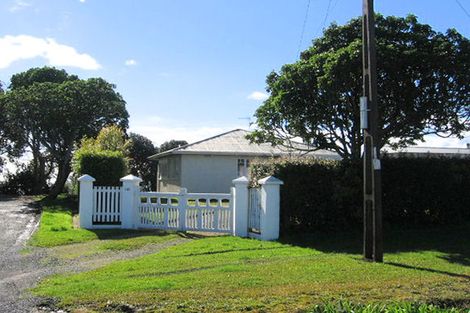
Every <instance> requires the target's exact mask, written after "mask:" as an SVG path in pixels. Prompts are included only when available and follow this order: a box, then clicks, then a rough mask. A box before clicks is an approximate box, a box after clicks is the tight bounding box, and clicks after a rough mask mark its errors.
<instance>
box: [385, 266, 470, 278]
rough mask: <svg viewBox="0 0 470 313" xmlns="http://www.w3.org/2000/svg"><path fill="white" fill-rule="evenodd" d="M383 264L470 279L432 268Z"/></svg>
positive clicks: (462, 275)
mask: <svg viewBox="0 0 470 313" xmlns="http://www.w3.org/2000/svg"><path fill="white" fill-rule="evenodd" d="M384 264H387V265H391V266H396V267H401V268H407V269H411V270H418V271H424V272H430V273H437V274H444V275H447V276H452V277H458V278H465V279H470V276H468V275H465V274H457V273H452V272H448V271H441V270H436V269H432V268H426V267H420V266H412V265H407V264H402V263H396V262H384Z"/></svg>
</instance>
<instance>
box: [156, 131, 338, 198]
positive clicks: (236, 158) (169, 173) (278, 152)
mask: <svg viewBox="0 0 470 313" xmlns="http://www.w3.org/2000/svg"><path fill="white" fill-rule="evenodd" d="M248 134H249V132H248V131H246V130H242V129H235V130H232V131H229V132H226V133H223V134H220V135H217V136H214V137H211V138H207V139H204V140H201V141H198V142H195V143H191V144H188V145H185V146H181V147H179V148H175V149H172V150H169V151H165V152H162V153H159V154H156V155H153V156H151V157H149V159H150V160H154V161H157V162H158V174H157V191H160V192H171V191H179V189H180V188H181V187H184V188H187V189H188V191H189V192H220V193H228V192H230V187H231V186H232V180H233V179H235V178H237V177H240V176H247V175H248V166H249V164H250V161H251V160H253V159H255V158H269V157H281V156H289V155H298V154H299V152H298V150H294V149H287V148H284V147H278V146H276V147H273V146H271V144H269V143H263V144H254V143H250V141H249V140H248V139H246V135H248ZM296 145H299V146H302V147H304V148H305V147H307V146H306V145H304V144H300V143H296ZM304 154H305V152H304ZM308 155H309V156H313V157H318V158H322V159H340V157H339V156H338V155H337V154H336V153H334V152H330V151H326V150H318V151H313V152H309V153H308Z"/></svg>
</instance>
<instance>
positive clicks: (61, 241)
mask: <svg viewBox="0 0 470 313" xmlns="http://www.w3.org/2000/svg"><path fill="white" fill-rule="evenodd" d="M40 204H41V207H42V215H41V221H40V224H39V229H38V230H37V231H36V232H35V233H34V234H33V236H32V238H31V239H30V241H29V244H30V245H32V246H37V247H55V246H62V245H70V244H76V243H83V242H89V241H94V242H93V243H90V245H87V246H86V249H87V251H86V253H84V252H83V251H77V253H80V254H81V255H83V254H94V253H98V252H100V251H113V250H134V249H138V248H141V247H143V246H145V245H147V244H156V243H161V242H164V241H168V240H172V239H176V238H178V237H179V236H178V235H177V234H176V233H174V232H173V233H171V232H161V231H153V230H150V231H136V230H120V229H102V230H93V231H92V230H87V229H81V228H77V227H74V225H73V213H72V212H73V211H76V206H77V203H76V201H75V200H74V199H72V198H69V197H67V196H65V195H61V196H59V198H58V199H56V200H43V201H40ZM71 250H72V251H71V254H70V255H68V256H64V257H65V258H67V257H69V258H73V257H74V255H73V248H72V249H71Z"/></svg>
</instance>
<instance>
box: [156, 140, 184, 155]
mask: <svg viewBox="0 0 470 313" xmlns="http://www.w3.org/2000/svg"><path fill="white" fill-rule="evenodd" d="M187 144H188V142H187V141H186V140H170V141H165V142H164V143H162V144H161V146H160V149H159V152H160V153H161V152H165V151H168V150H171V149H175V148H178V147H181V146H184V145H187Z"/></svg>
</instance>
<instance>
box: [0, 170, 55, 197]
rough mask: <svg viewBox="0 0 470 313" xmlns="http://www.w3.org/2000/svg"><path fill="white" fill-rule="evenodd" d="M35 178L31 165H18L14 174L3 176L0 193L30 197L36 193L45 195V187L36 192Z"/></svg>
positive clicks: (46, 188) (46, 190) (46, 187)
mask: <svg viewBox="0 0 470 313" xmlns="http://www.w3.org/2000/svg"><path fill="white" fill-rule="evenodd" d="M36 178H37V176H36V175H35V174H34V171H33V168H32V165H31V164H28V165H20V166H19V167H18V171H17V172H16V173H7V174H6V175H5V181H4V182H1V183H0V193H3V194H9V195H19V196H24V195H32V194H35V193H37V192H38V191H39V193H41V192H42V193H47V192H48V191H49V189H48V186H47V185H46V186H44V187H43V188H41V189H39V190H38V191H37V188H36V187H37V186H36V184H37V181H36Z"/></svg>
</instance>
